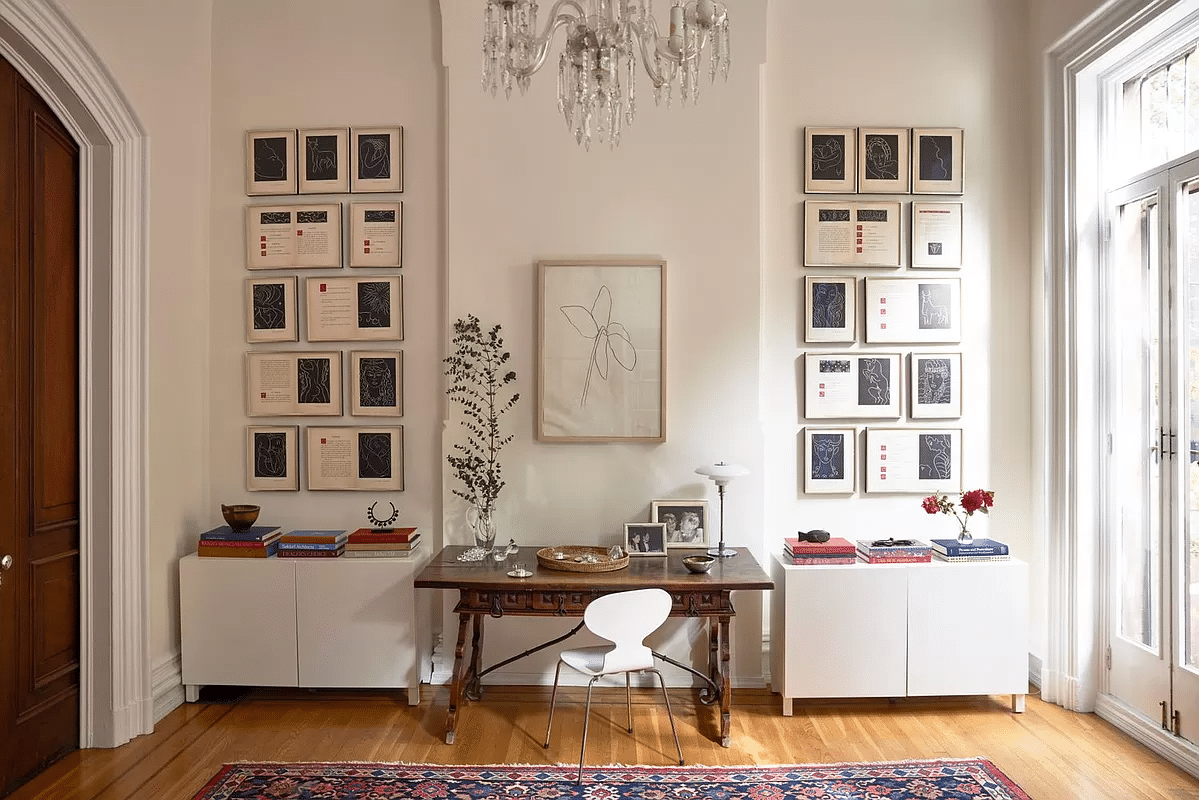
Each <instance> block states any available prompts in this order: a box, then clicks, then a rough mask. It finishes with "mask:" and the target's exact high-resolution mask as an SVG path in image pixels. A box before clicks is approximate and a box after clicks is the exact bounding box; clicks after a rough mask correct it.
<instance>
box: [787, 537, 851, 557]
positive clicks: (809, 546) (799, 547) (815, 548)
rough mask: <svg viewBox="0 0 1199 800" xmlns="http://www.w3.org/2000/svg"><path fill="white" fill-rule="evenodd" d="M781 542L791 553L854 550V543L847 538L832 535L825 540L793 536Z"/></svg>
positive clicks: (806, 553) (845, 551)
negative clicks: (809, 539)
mask: <svg viewBox="0 0 1199 800" xmlns="http://www.w3.org/2000/svg"><path fill="white" fill-rule="evenodd" d="M783 544H784V545H786V547H787V550H789V551H790V552H792V553H803V554H804V555H808V554H809V553H852V552H854V543H853V542H851V541H849V540H848V539H842V538H840V537H833V538H832V539H829V540H828V541H827V542H809V541H806V540H803V539H797V538H794V537H791V538H786V539H783Z"/></svg>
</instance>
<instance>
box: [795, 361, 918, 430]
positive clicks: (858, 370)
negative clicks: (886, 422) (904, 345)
mask: <svg viewBox="0 0 1199 800" xmlns="http://www.w3.org/2000/svg"><path fill="white" fill-rule="evenodd" d="M900 363H901V362H900V356H899V353H806V354H804V416H805V417H807V418H808V419H838V418H846V417H860V418H871V419H899V416H900V410H899V400H900V397H901V396H902V392H901V391H900V387H901V385H902V375H901V367H900Z"/></svg>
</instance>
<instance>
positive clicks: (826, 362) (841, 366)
mask: <svg viewBox="0 0 1199 800" xmlns="http://www.w3.org/2000/svg"><path fill="white" fill-rule="evenodd" d="M820 371H821V372H849V359H848V358H822V359H820Z"/></svg>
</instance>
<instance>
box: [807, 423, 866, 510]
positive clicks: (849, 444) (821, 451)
mask: <svg viewBox="0 0 1199 800" xmlns="http://www.w3.org/2000/svg"><path fill="white" fill-rule="evenodd" d="M856 438H857V430H856V429H855V428H813V427H806V428H804V435H803V453H804V463H803V470H804V492H805V493H806V494H853V492H854V477H855V476H854V465H855V464H857V452H856Z"/></svg>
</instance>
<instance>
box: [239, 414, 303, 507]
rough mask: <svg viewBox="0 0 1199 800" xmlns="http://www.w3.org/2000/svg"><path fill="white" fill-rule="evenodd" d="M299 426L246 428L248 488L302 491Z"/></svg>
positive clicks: (256, 426) (252, 489) (254, 490)
mask: <svg viewBox="0 0 1199 800" xmlns="http://www.w3.org/2000/svg"><path fill="white" fill-rule="evenodd" d="M299 439H300V429H299V427H297V426H295V425H282V426H278V425H249V426H247V427H246V489H248V490H250V491H251V492H298V491H300V472H299V451H298V450H297V448H298V447H299Z"/></svg>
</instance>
